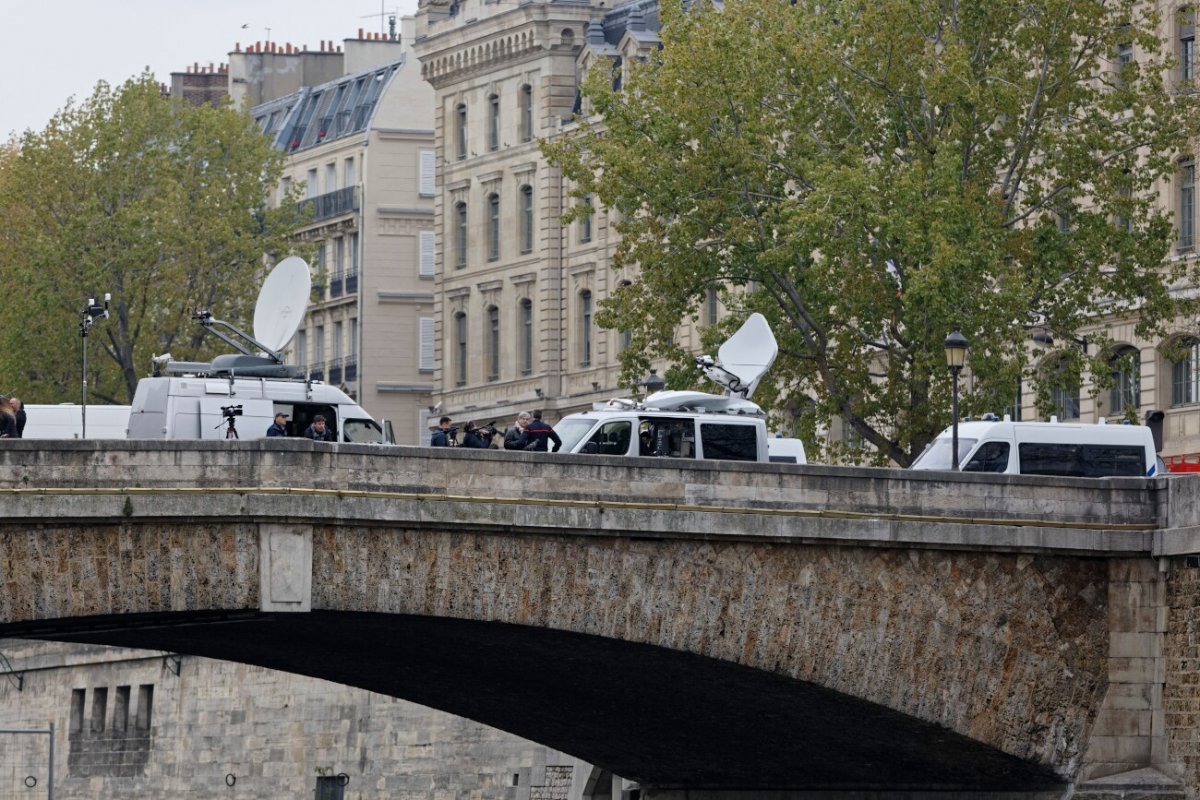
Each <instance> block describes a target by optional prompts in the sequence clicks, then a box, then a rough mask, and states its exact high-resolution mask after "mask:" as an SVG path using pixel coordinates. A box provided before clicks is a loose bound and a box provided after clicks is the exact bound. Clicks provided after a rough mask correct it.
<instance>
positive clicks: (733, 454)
mask: <svg viewBox="0 0 1200 800" xmlns="http://www.w3.org/2000/svg"><path fill="white" fill-rule="evenodd" d="M682 394H686V395H690V396H693V397H694V396H697V395H700V394H701V393H700V392H658V393H657V394H654V395H651V396H650V397H648V398H647V399H646V401H645V403H644V404H640V405H639V404H634V403H633V402H632V401H627V400H613V401H609V403H607V404H601V403H598V404H596V407H594V408H593V410H591V411H582V412H579V413H577V414H569V415H567V416H565V417H563V418H562V419H561V420H559V422H558V424H556V425H555V426H554V432H555V433H557V434H558V436H559V438H560V439H562V448H561V449H560V451H559V452H562V453H589V454H595V455H609V456H655V457H663V458H697V459H726V460H730V461H766V460H767V456H768V452H767V427H766V423H765V422H764V421H763V419H762V417H759V416H736V415H732V414H724V413H706V412H696V411H693V410H691V408H692V407H691V406H688V405H686V404H682V405H677V404H673V403H671V402H669V397H664V396H669V395H682ZM706 396H710V395H706Z"/></svg>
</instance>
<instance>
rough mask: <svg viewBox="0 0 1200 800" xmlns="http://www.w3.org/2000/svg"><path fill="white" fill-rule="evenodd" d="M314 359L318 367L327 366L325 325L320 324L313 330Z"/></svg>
mask: <svg viewBox="0 0 1200 800" xmlns="http://www.w3.org/2000/svg"><path fill="white" fill-rule="evenodd" d="M313 361H315V362H316V366H317V369H321V368H322V367H323V366H325V326H324V325H318V326H317V327H316V329H315V330H313Z"/></svg>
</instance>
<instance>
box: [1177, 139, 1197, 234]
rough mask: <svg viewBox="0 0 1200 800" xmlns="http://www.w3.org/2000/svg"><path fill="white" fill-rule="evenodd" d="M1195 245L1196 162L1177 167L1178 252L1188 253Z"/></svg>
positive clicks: (1187, 162) (1188, 162)
mask: <svg viewBox="0 0 1200 800" xmlns="http://www.w3.org/2000/svg"><path fill="white" fill-rule="evenodd" d="M1195 245H1196V162H1195V161H1186V162H1184V163H1183V164H1182V165H1181V166H1180V168H1179V252H1181V253H1190V252H1192V249H1193V248H1194V247H1195Z"/></svg>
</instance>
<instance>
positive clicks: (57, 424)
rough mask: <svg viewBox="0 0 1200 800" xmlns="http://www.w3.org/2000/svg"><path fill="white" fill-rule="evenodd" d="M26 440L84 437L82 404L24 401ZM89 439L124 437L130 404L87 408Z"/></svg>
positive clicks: (90, 406) (89, 406)
mask: <svg viewBox="0 0 1200 800" xmlns="http://www.w3.org/2000/svg"><path fill="white" fill-rule="evenodd" d="M25 415H26V416H27V417H28V422H27V423H26V424H25V433H24V436H23V438H25V439H80V438H82V437H83V406H81V405H79V404H78V403H59V404H57V405H52V404H38V405H31V404H29V403H26V404H25ZM87 423H88V426H87V427H88V430H87V433H88V438H89V439H124V438H125V435H126V431H127V430H128V429H129V406H109V405H91V404H90V403H89V404H88V407H87Z"/></svg>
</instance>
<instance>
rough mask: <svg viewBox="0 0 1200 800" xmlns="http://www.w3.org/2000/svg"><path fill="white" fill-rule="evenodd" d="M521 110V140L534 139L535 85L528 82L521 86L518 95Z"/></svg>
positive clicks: (528, 140)
mask: <svg viewBox="0 0 1200 800" xmlns="http://www.w3.org/2000/svg"><path fill="white" fill-rule="evenodd" d="M517 97H518V100H517V102H518V103H519V104H520V111H521V141H522V142H530V141H533V87H532V86H530V85H529V84H528V83H526V84H524V85H523V86H522V87H521V90H520V92H519V93H518V95H517Z"/></svg>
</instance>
